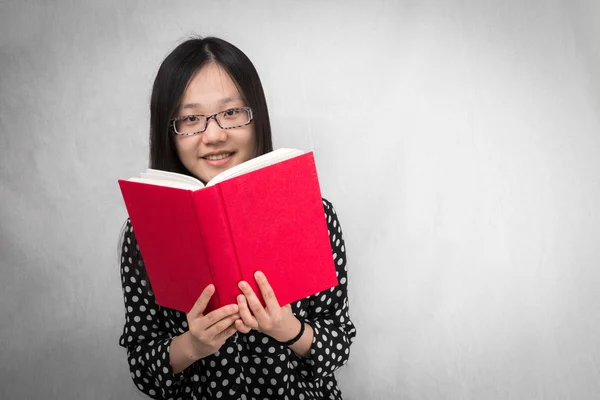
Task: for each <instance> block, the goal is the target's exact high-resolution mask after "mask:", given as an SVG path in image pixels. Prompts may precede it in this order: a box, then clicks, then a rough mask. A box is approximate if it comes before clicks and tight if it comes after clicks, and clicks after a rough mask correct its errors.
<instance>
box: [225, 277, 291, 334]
mask: <svg viewBox="0 0 600 400" xmlns="http://www.w3.org/2000/svg"><path fill="white" fill-rule="evenodd" d="M254 279H255V280H256V283H257V284H258V287H259V289H260V293H261V294H262V297H263V299H264V300H265V304H266V308H265V307H263V306H262V304H261V303H260V300H259V299H258V297H257V296H256V294H255V293H254V291H253V290H252V288H251V287H250V285H249V284H248V282H245V281H241V282H240V283H239V284H238V287H239V288H240V290H241V291H242V293H244V294H240V295H238V297H237V303H238V306H239V314H240V317H241V319H238V320H236V321H235V327H236V329H237V330H238V331H240V332H242V333H248V332H250V329H256V330H258V331H260V332H263V333H265V334H267V335H269V336H271V337H272V338H273V339H275V340H277V341H279V342H286V341H288V340H291V339H292V338H294V337H295V336H296V335H297V334H298V332H300V324H301V322H300V321H299V320H298V319H297V318H296V317H295V316H294V314H292V307H291V306H290V305H289V304H286V305H285V306H283V307H281V306H280V305H279V302H278V301H277V297H276V296H275V293H274V292H273V288H271V285H270V284H269V281H267V278H266V276H265V275H264V274H263V273H262V272H260V271H257V272H256V273H255V274H254Z"/></svg>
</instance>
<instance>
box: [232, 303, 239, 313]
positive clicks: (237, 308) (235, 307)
mask: <svg viewBox="0 0 600 400" xmlns="http://www.w3.org/2000/svg"><path fill="white" fill-rule="evenodd" d="M238 310H239V307H238V305H237V304H232V305H231V311H232V312H238Z"/></svg>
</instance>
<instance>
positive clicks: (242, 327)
mask: <svg viewBox="0 0 600 400" xmlns="http://www.w3.org/2000/svg"><path fill="white" fill-rule="evenodd" d="M235 329H237V330H238V332H241V333H248V332H250V331H251V330H252V328H250V327H249V326H248V325H246V324H245V323H244V321H242V320H241V319H236V320H235Z"/></svg>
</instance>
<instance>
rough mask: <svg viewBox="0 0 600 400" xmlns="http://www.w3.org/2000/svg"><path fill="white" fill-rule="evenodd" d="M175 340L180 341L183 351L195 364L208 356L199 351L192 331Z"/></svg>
mask: <svg viewBox="0 0 600 400" xmlns="http://www.w3.org/2000/svg"><path fill="white" fill-rule="evenodd" d="M173 340H178V341H179V343H180V345H181V347H182V349H183V350H184V352H183V353H184V354H185V355H186V357H187V358H188V359H189V360H190V361H192V362H195V361H198V360H199V359H201V358H204V357H206V355H203V354H202V352H201V351H200V349H198V346H196V343H195V339H194V337H193V336H192V334H191V333H190V331H186V332H184V333H182V334H181V335H179V336H177V337H176V338H175V339H173Z"/></svg>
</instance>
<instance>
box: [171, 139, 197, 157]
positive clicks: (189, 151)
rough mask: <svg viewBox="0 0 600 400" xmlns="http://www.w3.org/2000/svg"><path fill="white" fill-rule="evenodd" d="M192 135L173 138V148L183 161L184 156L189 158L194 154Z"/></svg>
mask: <svg viewBox="0 0 600 400" xmlns="http://www.w3.org/2000/svg"><path fill="white" fill-rule="evenodd" d="M189 139H195V138H194V137H182V138H176V139H175V150H176V151H177V155H178V156H179V158H180V159H181V161H184V160H185V159H186V158H190V157H192V156H193V155H194V151H195V148H196V145H195V143H194V142H195V140H189Z"/></svg>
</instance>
